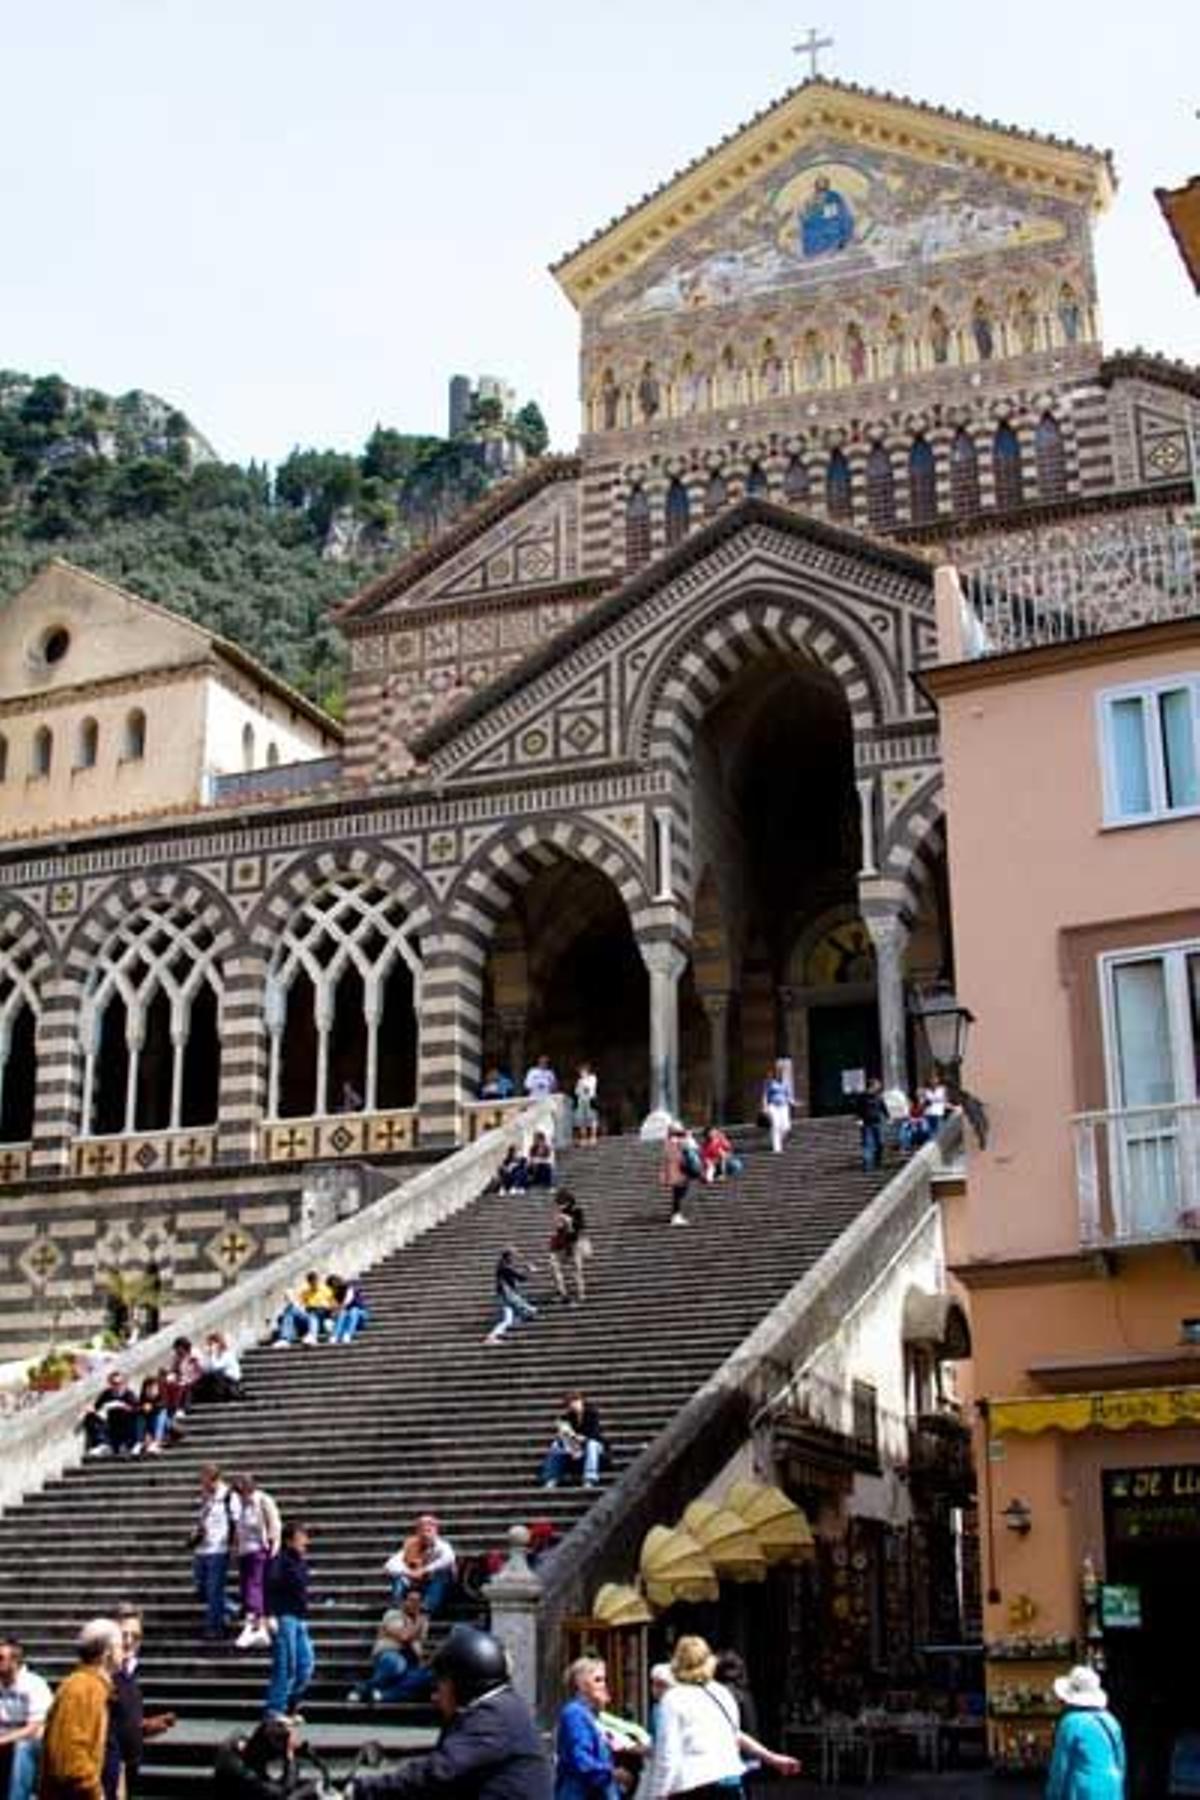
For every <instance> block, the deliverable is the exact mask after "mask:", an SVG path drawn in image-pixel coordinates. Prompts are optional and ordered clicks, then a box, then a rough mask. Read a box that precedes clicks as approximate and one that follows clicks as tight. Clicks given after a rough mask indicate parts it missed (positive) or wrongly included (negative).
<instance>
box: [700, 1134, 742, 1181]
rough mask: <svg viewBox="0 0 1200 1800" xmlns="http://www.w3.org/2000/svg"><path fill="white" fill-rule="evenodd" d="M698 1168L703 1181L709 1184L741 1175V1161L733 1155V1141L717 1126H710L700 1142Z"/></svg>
mask: <svg viewBox="0 0 1200 1800" xmlns="http://www.w3.org/2000/svg"><path fill="white" fill-rule="evenodd" d="M700 1166H701V1169H702V1170H703V1174H704V1180H705V1181H707V1182H709V1183H710V1184H711V1183H712V1182H714V1181H724V1180H725V1179H726V1177H727V1176H729V1175H740V1174H741V1170H742V1164H741V1159H740V1158H739V1157H737V1156H735V1155H734V1153H733V1140H732V1138H730V1137H729V1136H728V1135H727V1134H726V1133H725V1132H723V1131H722V1130H721V1127H720V1126H719V1125H710V1126H709V1127H708V1129H707V1131H706V1132H705V1133H704V1136H703V1138H702V1139H701V1140H700Z"/></svg>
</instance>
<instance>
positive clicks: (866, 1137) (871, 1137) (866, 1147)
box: [862, 1125, 883, 1169]
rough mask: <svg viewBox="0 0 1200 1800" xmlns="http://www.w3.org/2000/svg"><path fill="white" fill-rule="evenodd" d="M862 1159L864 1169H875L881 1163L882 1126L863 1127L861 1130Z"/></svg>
mask: <svg viewBox="0 0 1200 1800" xmlns="http://www.w3.org/2000/svg"><path fill="white" fill-rule="evenodd" d="M862 1159H863V1168H864V1169H877V1168H878V1167H879V1165H880V1163H881V1162H882V1161H883V1126H882V1125H864V1126H863V1128H862Z"/></svg>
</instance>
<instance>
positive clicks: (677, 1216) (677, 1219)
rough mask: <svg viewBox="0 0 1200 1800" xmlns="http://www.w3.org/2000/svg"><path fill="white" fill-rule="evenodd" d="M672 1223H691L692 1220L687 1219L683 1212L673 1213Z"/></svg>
mask: <svg viewBox="0 0 1200 1800" xmlns="http://www.w3.org/2000/svg"><path fill="white" fill-rule="evenodd" d="M671 1223H672V1225H690V1224H691V1220H690V1219H685V1218H684V1216H683V1214H682V1213H672V1215H671Z"/></svg>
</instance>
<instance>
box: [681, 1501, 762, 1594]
mask: <svg viewBox="0 0 1200 1800" xmlns="http://www.w3.org/2000/svg"><path fill="white" fill-rule="evenodd" d="M682 1524H683V1529H684V1530H685V1531H688V1532H690V1533H691V1535H692V1536H693V1537H694V1538H695V1540H696V1542H697V1543H698V1544H702V1545H703V1546H704V1549H705V1550H706V1551H707V1552H708V1557H709V1561H710V1562H711V1563H712V1566H713V1568H714V1569H715V1570H716V1571H717V1575H718V1577H719V1578H720V1579H724V1578H725V1577H726V1576H728V1578H729V1579H730V1580H731V1581H765V1580H766V1575H767V1558H766V1554H765V1552H764V1551H763V1547H762V1545H761V1544H760V1543H759V1541H758V1538H757V1537H756V1536H755V1533H754V1531H753V1529H752V1527H751V1526H749V1525H747V1523H746V1521H745V1519H743V1518H742V1516H741V1514H740V1513H735V1512H731V1511H730V1510H729V1508H728V1507H722V1506H714V1505H713V1503H712V1501H711V1500H693V1501H692V1504H691V1505H690V1506H689V1507H688V1508H687V1510H686V1511H685V1513H684V1515H683V1520H682Z"/></svg>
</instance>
